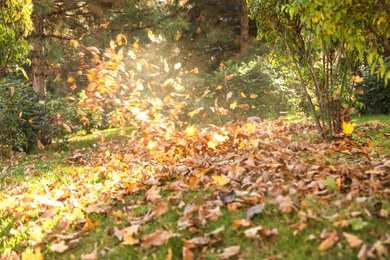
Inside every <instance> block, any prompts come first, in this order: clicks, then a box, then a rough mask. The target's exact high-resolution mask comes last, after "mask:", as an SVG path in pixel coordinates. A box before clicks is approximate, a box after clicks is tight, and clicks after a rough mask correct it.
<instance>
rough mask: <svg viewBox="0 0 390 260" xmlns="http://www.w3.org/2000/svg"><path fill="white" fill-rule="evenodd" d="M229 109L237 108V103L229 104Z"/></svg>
mask: <svg viewBox="0 0 390 260" xmlns="http://www.w3.org/2000/svg"><path fill="white" fill-rule="evenodd" d="M229 107H230V109H233V110H234V109H235V108H236V107H237V102H233V103H231V104H230V106H229Z"/></svg>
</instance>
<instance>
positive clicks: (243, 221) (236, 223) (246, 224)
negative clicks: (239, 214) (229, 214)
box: [233, 219, 251, 230]
mask: <svg viewBox="0 0 390 260" xmlns="http://www.w3.org/2000/svg"><path fill="white" fill-rule="evenodd" d="M250 225H251V222H250V220H248V219H237V220H234V221H233V230H236V229H238V228H240V227H249V226H250Z"/></svg>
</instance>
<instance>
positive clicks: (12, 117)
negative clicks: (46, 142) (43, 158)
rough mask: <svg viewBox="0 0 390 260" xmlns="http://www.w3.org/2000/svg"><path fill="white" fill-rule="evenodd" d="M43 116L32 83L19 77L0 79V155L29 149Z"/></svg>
mask: <svg viewBox="0 0 390 260" xmlns="http://www.w3.org/2000/svg"><path fill="white" fill-rule="evenodd" d="M46 119H47V114H46V111H45V108H44V106H43V105H42V104H41V103H39V102H38V99H37V97H36V95H35V93H34V91H33V89H32V87H31V86H30V85H28V84H26V83H25V82H23V81H22V80H19V79H14V78H5V79H3V81H2V82H1V83H0V155H9V154H10V153H11V152H12V151H29V150H31V149H33V148H34V147H35V146H36V144H37V140H38V137H39V133H40V130H41V129H42V125H43V124H44V122H45V120H46Z"/></svg>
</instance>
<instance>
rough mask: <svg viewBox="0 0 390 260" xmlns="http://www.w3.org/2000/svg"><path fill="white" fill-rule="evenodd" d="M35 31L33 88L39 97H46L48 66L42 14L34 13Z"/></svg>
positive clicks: (33, 36)
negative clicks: (45, 57)
mask: <svg viewBox="0 0 390 260" xmlns="http://www.w3.org/2000/svg"><path fill="white" fill-rule="evenodd" d="M32 20H33V23H34V31H33V33H32V37H31V38H32V41H31V46H32V47H33V49H32V51H31V60H32V81H33V89H34V91H35V92H36V93H37V94H38V96H39V97H44V96H45V94H46V78H47V66H46V63H45V60H44V59H43V51H44V45H43V43H44V42H43V36H44V34H43V23H44V19H43V17H41V16H38V15H33V17H32Z"/></svg>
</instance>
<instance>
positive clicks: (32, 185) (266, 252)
mask: <svg viewBox="0 0 390 260" xmlns="http://www.w3.org/2000/svg"><path fill="white" fill-rule="evenodd" d="M292 119H294V118H293V117H289V120H292ZM294 120H296V119H294ZM354 122H355V123H356V124H361V125H362V127H361V128H360V127H359V126H357V127H356V129H355V132H354V133H353V136H352V138H353V140H355V141H359V142H371V143H372V144H371V146H372V147H373V148H374V151H373V152H372V154H370V155H371V156H372V157H378V158H385V157H383V156H386V155H390V141H389V138H388V137H387V135H386V133H389V132H390V125H389V123H390V119H389V116H378V117H372V116H362V117H360V118H356V119H355V121H354ZM370 122H374V123H375V122H381V123H385V124H384V127H383V128H375V127H374V128H373V127H365V126H364V125H365V124H369V123H370ZM359 132H364V134H365V135H364V136H363V135H361V134H360V135H359V134H358V133H359ZM100 135H105V136H106V140H114V141H117V142H119V143H120V142H121V141H123V140H126V139H125V138H126V137H122V136H119V130H117V129H109V130H106V131H102V132H101V133H100ZM99 140H100V137H99V136H98V135H97V134H92V135H88V136H82V137H74V138H72V139H71V140H70V141H71V148H72V149H71V150H69V151H65V152H57V151H53V150H50V149H48V150H45V151H43V152H40V153H36V154H29V155H26V156H24V157H23V158H22V159H21V160H18V163H17V164H14V165H12V166H10V167H9V169H8V171H7V173H5V174H3V175H2V176H1V182H0V184H1V188H0V255H1V254H2V253H3V252H4V250H6V249H7V248H8V249H9V248H11V249H12V250H13V251H15V252H16V253H18V254H21V253H22V252H23V251H24V250H25V249H26V248H31V247H33V244H32V243H31V241H36V240H34V239H32V238H31V237H32V236H34V232H33V230H35V229H34V228H36V226H39V228H38V229H39V232H38V231H37V232H38V235H37V236H40V238H41V241H42V243H43V245H44V246H43V250H42V254H43V255H44V258H45V259H81V255H83V254H88V253H91V252H92V251H93V250H94V244H95V243H97V246H98V249H99V259H162V260H163V259H166V257H167V255H168V254H169V252H170V251H172V259H182V258H183V255H182V247H183V245H185V240H190V239H192V238H195V237H201V236H203V235H204V234H207V233H210V232H213V231H215V230H217V229H218V228H221V227H224V231H222V232H221V233H219V234H216V235H211V237H210V239H211V240H212V241H214V242H213V244H212V245H204V246H197V247H195V248H192V249H191V250H192V252H193V253H194V255H195V258H196V257H203V258H204V259H220V257H219V255H220V254H221V253H222V251H223V249H224V248H226V247H229V246H235V245H239V246H240V247H241V253H240V254H241V258H243V259H265V258H272V259H335V258H336V257H340V258H342V259H356V256H357V254H358V253H359V249H352V248H351V247H350V246H348V244H347V242H346V240H345V238H344V237H343V235H342V232H347V233H351V234H354V235H356V236H358V237H359V238H360V239H362V240H363V241H364V243H365V244H368V245H373V244H374V243H376V242H377V241H379V240H381V239H383V238H385V237H386V235H388V234H390V228H389V227H390V225H389V224H390V223H389V218H385V217H379V216H376V215H373V214H372V213H369V212H374V211H375V210H377V209H376V208H375V207H376V206H375V205H378V203H381V210H383V211H390V205H389V202H388V200H387V195H386V194H383V193H378V194H375V196H369V195H367V193H364V192H363V193H362V194H359V195H358V196H362V197H364V196H365V197H367V198H366V200H363V199H362V202H359V203H358V202H356V200H354V199H353V200H351V201H349V200H347V199H346V195H347V194H348V189H349V187H351V185H358V184H359V180H357V179H354V178H352V179H351V180H349V179H348V178H345V179H344V182H343V183H342V187H344V188H345V190H343V189H342V190H340V192H337V191H334V192H333V193H330V194H327V195H318V196H317V195H312V194H311V192H308V191H307V192H305V191H302V192H301V193H299V194H291V195H289V190H288V187H289V185H290V184H289V183H288V182H287V181H288V180H289V178H287V177H286V178H285V181H286V183H283V184H281V185H279V186H275V189H276V191H272V192H271V191H270V192H269V194H268V191H267V189H264V190H251V191H250V192H255V193H257V196H260V197H262V198H263V199H264V200H265V201H266V205H265V209H264V211H263V212H262V213H261V214H257V215H255V216H254V217H253V219H252V220H251V226H250V227H255V226H261V227H262V228H263V230H273V229H276V230H277V235H270V236H267V235H260V236H259V237H258V238H248V237H246V236H245V233H244V231H245V230H247V229H248V228H250V227H239V228H238V229H233V223H234V221H235V220H239V219H244V218H245V213H246V211H247V210H248V209H249V207H250V206H251V205H250V203H244V204H243V205H242V207H241V208H239V210H237V211H230V210H229V209H228V207H227V206H226V205H220V209H221V212H222V216H221V217H219V218H217V219H215V220H210V219H207V222H206V223H205V225H202V224H201V223H200V222H196V223H195V224H194V225H193V227H192V228H186V229H184V230H179V229H178V226H177V223H178V221H179V219H180V218H181V217H182V214H183V210H184V208H185V207H186V206H187V205H191V204H194V205H198V206H202V205H204V203H205V202H207V201H209V202H210V201H215V200H216V195H217V194H218V191H219V190H218V189H213V188H211V189H206V188H205V186H204V183H202V182H201V183H200V188H198V189H190V190H185V191H178V190H170V189H168V188H166V187H165V186H164V185H161V186H162V189H161V192H160V195H161V196H162V200H163V201H165V202H166V204H167V205H168V212H167V213H165V214H163V215H161V216H158V217H153V218H152V220H150V221H148V222H146V223H144V224H142V228H141V231H140V232H139V233H138V234H135V235H134V236H133V237H134V238H141V237H142V236H143V235H147V234H151V233H153V232H155V231H167V230H168V231H171V232H174V233H179V234H180V237H171V238H170V239H169V240H168V241H167V243H166V244H164V245H161V246H156V247H155V246H152V247H150V248H142V247H141V246H140V245H132V246H130V245H121V241H119V239H118V238H117V237H116V236H115V235H114V229H115V228H117V229H122V228H125V227H128V226H130V225H131V224H130V223H129V222H130V219H132V218H130V216H134V217H139V218H142V217H144V216H147V215H148V214H150V212H152V211H153V209H154V208H155V207H156V205H157V204H158V202H151V201H147V200H146V199H145V194H146V192H147V191H148V190H149V189H150V185H146V184H137V185H139V187H140V189H139V190H138V191H135V192H132V191H131V188H128V189H129V190H126V189H127V188H125V187H127V186H126V185H128V186H129V187H131V184H130V183H131V178H130V177H129V176H128V173H126V172H118V171H116V172H115V171H113V172H110V170H109V166H108V165H105V167H107V168H106V171H107V172H105V171H103V170H102V171H97V170H96V169H95V168H96V167H95V166H94V165H80V164H78V163H69V162H68V161H67V159H68V158H69V157H71V156H72V153H73V152H74V151H75V150H76V149H87V150H90V152H92V151H93V150H94V149H96V148H95V147H94V144H96V145H97V147H99V145H98V144H97V143H98V142H99ZM118 140H119V141H118ZM294 140H298V139H294ZM305 140H306V141H307V142H310V137H308V138H307V139H305ZM379 148H380V149H379ZM43 155H44V156H43ZM90 155H91V153H88V156H90ZM300 156H301V157H300V158H299V160H301V161H304V162H315V160H314V159H313V158H312V157H313V156H314V154H313V153H312V152H306V153H301V155H300ZM358 156H360V157H358V158H357V159H356V158H354V160H355V161H353V163H354V162H356V161H357V160H363V159H364V156H363V155H358ZM42 158H45V159H42ZM362 158H363V159H362ZM327 160H329V165H337V163H339V164H341V163H343V164H344V163H345V164H347V163H348V160H349V157H348V155H339V154H337V156H333V157H332V156H329V157H328V158H327ZM286 162H287V163H292V162H289V161H286ZM31 164H35V169H36V171H37V173H35V174H27V175H26V174H25V167H26V166H27V165H31ZM5 166H6V163H4V162H3V163H0V169H2V168H3V167H5ZM270 167H271V166H270ZM145 168H146V166H145ZM258 171H259V172H254V173H252V174H253V176H255V177H256V178H254V177H253V178H254V179H253V181H252V182H255V181H256V180H258V177H259V176H262V174H263V173H262V171H265V170H264V169H259V170H258ZM207 174H209V173H207ZM207 174H206V175H207ZM210 174H219V173H218V172H212V173H210ZM350 174H352V173H350V172H348V171H347V172H346V173H345V176H349V175H350ZM331 176H332V175H331ZM178 178H184V179H185V178H186V177H185V176H184V177H183V176H181V177H178ZM272 178H273V177H271V179H272ZM334 178H336V177H334ZM174 180H175V179H174ZM272 180H273V179H272ZM168 183H169V181H168ZM309 183H310V182H308V183H305V185H307V184H309ZM278 189H279V190H278ZM11 191H12V193H10V192H11ZM15 191H19V194H15ZM46 191H47V192H46ZM241 191H244V190H241ZM50 193H51V195H53V196H54V198H53V197H52V198H51V199H52V200H55V201H61V202H65V201H66V202H69V204H67V205H66V206H64V207H63V208H61V209H55V210H58V211H56V212H55V217H53V218H48V219H42V218H40V216H41V215H42V214H43V213H44V212H46V211H47V210H50V209H51V208H50V206H45V207H40V206H39V203H40V200H38V201H35V202H34V201H31V203H30V204H29V203H25V202H26V201H28V200H30V199H31V200H32V199H33V198H34V196H42V198H44V197H45V196H48V195H50ZM24 194H25V195H24ZM278 195H281V196H284V197H286V196H290V197H291V201H293V202H294V203H296V207H297V208H296V210H292V211H291V212H290V213H282V212H280V209H279V205H277V203H275V198H276V197H277V196H278ZM15 196H19V197H15ZM253 196H255V195H253ZM326 196H327V197H326ZM356 196H357V195H356ZM13 197H15V199H13V200H12V198H13ZM174 197H177V198H179V199H178V200H175V199H172V198H174ZM250 198H252V196H251V195H250V194H248V195H243V196H242V197H240V198H239V199H241V200H248V201H249V199H250ZM20 201H22V202H23V203H21V204H20V205H21V206H20V207H17V206H15V207H11V208H13V209H14V210H15V211H18V212H21V213H20V215H21V216H22V217H21V219H17V218H15V215H14V212H10V211H9V210H8V208H9V207H10V204H9V203H10V202H12V203H15V205H17V204H18V203H19V202H20ZM302 201H304V202H305V203H303V202H302ZM97 202H99V203H104V204H106V205H109V208H108V210H106V211H105V212H100V213H96V212H87V210H86V209H87V208H88V206H89V205H91V204H94V203H97ZM181 203H183V204H184V206H183V207H180V208H179V204H181ZM337 203H339V204H337ZM26 205H29V206H30V207H28V208H27V209H26V208H25V207H26ZM337 205H343V206H337ZM215 207H216V206H213V208H215ZM114 211H121V212H122V214H123V215H122V217H115V216H114V215H113V212H114ZM336 213H337V214H339V217H337V218H335V219H331V220H329V219H327V218H326V217H330V216H332V215H334V214H336ZM198 214H199V213H198V212H195V213H194V219H195V220H196V217H197V216H198ZM309 214H314V215H315V217H313V218H311V217H307V216H308V215H309ZM305 216H306V217H305ZM83 217H88V218H90V219H91V220H92V222H98V223H99V224H98V225H97V226H95V227H94V228H92V229H91V230H90V231H88V234H87V233H85V234H84V235H82V236H80V237H79V238H78V241H77V242H75V243H73V244H72V245H71V246H70V248H69V249H68V250H66V251H65V252H64V253H62V254H60V253H54V252H52V251H51V250H50V245H51V244H52V243H53V242H55V241H56V240H57V238H56V236H54V235H53V236H52V235H49V234H51V233H53V232H55V231H56V230H59V235H68V234H71V233H74V232H81V231H82V230H83V226H84V223H83V222H79V221H80V219H82V218H83ZM305 218H306V219H305ZM317 219H318V220H317ZM351 219H352V220H355V219H357V220H356V221H357V222H358V224H349V226H346V227H340V226H335V222H337V221H342V220H351ZM319 220H320V221H319ZM359 221H360V222H359ZM297 223H298V224H299V223H306V228H304V229H303V230H301V231H299V230H295V229H293V228H292V227H293V225H294V224H297ZM359 223H360V224H361V223H363V224H364V223H365V224H366V225H359ZM67 224H68V226H67V227H66V228H63V227H62V225H67ZM323 230H327V231H328V232H331V231H333V230H336V231H337V232H338V236H339V242H338V243H336V245H335V246H333V247H332V248H330V249H329V250H326V251H320V250H318V246H319V244H320V242H321V239H320V235H321V233H322V232H323ZM294 232H295V233H294ZM308 238H313V239H308ZM66 243H67V244H68V243H69V241H68V240H67V241H66ZM102 252H103V253H102Z"/></svg>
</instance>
